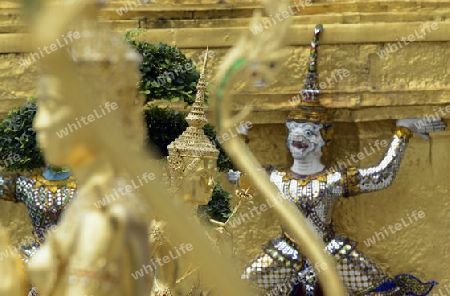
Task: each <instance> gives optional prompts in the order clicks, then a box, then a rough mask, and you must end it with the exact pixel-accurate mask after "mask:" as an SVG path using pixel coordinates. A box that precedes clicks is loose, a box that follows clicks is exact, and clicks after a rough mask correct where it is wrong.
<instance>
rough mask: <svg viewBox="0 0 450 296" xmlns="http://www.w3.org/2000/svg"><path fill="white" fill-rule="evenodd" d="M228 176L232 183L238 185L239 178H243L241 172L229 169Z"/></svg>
mask: <svg viewBox="0 0 450 296" xmlns="http://www.w3.org/2000/svg"><path fill="white" fill-rule="evenodd" d="M227 177H228V181H230V183H232V184H234V185H237V183H238V181H239V179H240V178H241V172H240V171H233V170H229V171H228V172H227Z"/></svg>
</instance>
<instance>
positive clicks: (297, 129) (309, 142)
mask: <svg viewBox="0 0 450 296" xmlns="http://www.w3.org/2000/svg"><path fill="white" fill-rule="evenodd" d="M286 126H287V128H288V129H289V134H288V138H287V143H286V145H287V147H288V148H289V150H290V151H291V154H292V157H293V158H294V159H304V158H306V157H307V156H309V155H317V156H320V155H322V148H323V147H324V146H325V141H324V140H323V138H322V134H321V133H320V129H321V128H322V127H323V125H322V124H314V123H309V122H306V123H298V122H287V123H286Z"/></svg>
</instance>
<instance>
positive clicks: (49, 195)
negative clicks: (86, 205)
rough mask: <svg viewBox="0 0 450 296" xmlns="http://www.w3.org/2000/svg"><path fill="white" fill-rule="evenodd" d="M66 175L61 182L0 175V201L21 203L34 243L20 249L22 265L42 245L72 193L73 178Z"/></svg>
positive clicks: (34, 177) (74, 184) (40, 176)
mask: <svg viewBox="0 0 450 296" xmlns="http://www.w3.org/2000/svg"><path fill="white" fill-rule="evenodd" d="M66 175H67V177H66V178H64V179H63V180H47V179H46V178H45V177H44V176H42V175H28V176H27V175H17V174H5V175H0V186H1V189H0V198H1V199H3V200H7V201H13V202H22V203H24V204H25V206H26V207H27V211H28V214H29V216H30V219H31V223H32V225H33V235H34V239H35V241H34V242H32V243H30V244H27V245H23V246H21V247H20V249H21V256H22V258H23V260H24V261H25V263H28V259H29V258H31V257H32V256H33V255H34V253H35V252H36V251H37V250H38V249H39V246H40V245H41V244H42V243H44V239H45V235H46V233H47V232H48V231H51V230H52V229H53V228H54V227H55V226H56V224H57V223H58V220H59V217H60V215H61V213H62V212H63V211H64V209H65V208H66V207H67V206H68V205H69V202H70V201H71V200H72V198H73V196H74V194H75V192H76V183H75V179H74V177H73V176H72V175H71V174H70V173H66Z"/></svg>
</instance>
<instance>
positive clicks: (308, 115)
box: [287, 25, 330, 123]
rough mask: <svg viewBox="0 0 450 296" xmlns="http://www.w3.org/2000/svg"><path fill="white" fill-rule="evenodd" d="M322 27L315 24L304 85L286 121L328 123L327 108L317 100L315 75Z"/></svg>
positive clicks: (316, 79)
mask: <svg viewBox="0 0 450 296" xmlns="http://www.w3.org/2000/svg"><path fill="white" fill-rule="evenodd" d="M322 29H323V27H322V25H317V26H316V27H315V29H314V37H313V39H312V41H311V51H310V55H309V67H308V73H307V74H306V81H305V85H304V86H303V89H302V91H301V97H300V96H297V98H298V100H297V101H298V105H297V106H295V107H294V109H293V110H292V111H291V112H290V113H289V116H288V118H287V121H298V122H314V123H328V122H329V121H330V117H329V114H328V112H327V109H325V108H324V107H322V105H321V104H320V100H319V94H320V89H319V82H318V76H317V49H318V47H319V34H320V33H321V32H322Z"/></svg>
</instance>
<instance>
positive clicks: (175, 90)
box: [125, 29, 200, 105]
mask: <svg viewBox="0 0 450 296" xmlns="http://www.w3.org/2000/svg"><path fill="white" fill-rule="evenodd" d="M142 32H143V30H142V29H135V30H132V31H129V32H126V33H125V40H126V41H127V42H128V43H129V44H131V45H132V46H134V47H135V48H136V50H137V51H138V52H139V53H140V54H141V55H142V58H143V61H142V63H141V65H140V68H139V70H140V72H141V74H142V79H141V81H140V84H139V90H140V91H141V92H142V93H144V94H145V95H146V102H150V101H153V100H168V101H171V102H177V101H184V102H186V103H188V104H189V105H192V104H193V103H194V101H195V93H196V86H197V81H198V80H199V78H200V73H199V72H198V71H197V69H196V66H195V62H194V60H193V59H188V58H186V56H185V55H184V54H183V53H182V52H181V51H180V50H179V49H178V48H177V47H176V46H169V45H167V44H163V43H160V44H151V43H148V42H146V41H139V40H136V37H137V36H138V35H139V34H141V33H142Z"/></svg>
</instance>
